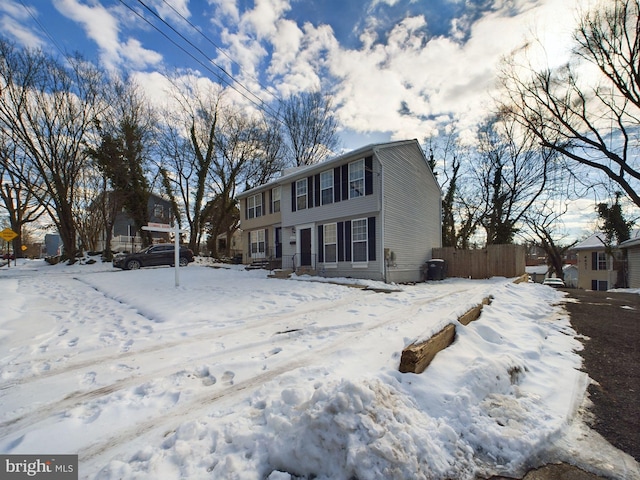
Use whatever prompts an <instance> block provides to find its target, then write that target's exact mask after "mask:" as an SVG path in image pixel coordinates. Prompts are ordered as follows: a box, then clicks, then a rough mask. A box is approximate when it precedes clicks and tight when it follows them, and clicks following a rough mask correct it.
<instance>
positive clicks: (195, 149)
mask: <svg viewBox="0 0 640 480" xmlns="http://www.w3.org/2000/svg"><path fill="white" fill-rule="evenodd" d="M172 83H173V86H174V88H173V89H172V97H173V100H175V101H176V102H177V104H178V105H179V106H180V107H179V109H177V110H175V109H174V111H173V114H172V113H171V112H166V114H165V115H164V117H165V119H166V120H167V121H166V122H165V125H164V126H163V134H162V139H161V142H160V149H161V157H162V166H161V174H162V177H163V184H164V185H165V190H167V191H168V192H169V194H170V196H172V197H173V198H175V197H177V198H179V199H180V202H181V204H182V206H183V208H184V215H185V217H186V220H187V223H188V225H189V232H190V235H189V248H191V249H192V250H193V251H194V252H195V253H196V254H198V252H199V251H200V244H201V241H202V235H203V233H204V227H205V225H204V223H205V219H204V210H205V207H206V205H207V198H210V197H211V196H212V195H213V192H212V191H211V175H212V162H213V161H214V158H215V156H216V140H215V139H216V133H217V129H218V120H219V111H220V102H221V100H222V98H221V91H220V90H219V89H217V88H216V87H211V88H209V89H206V90H202V88H201V87H198V86H197V85H193V84H191V83H189V82H187V81H184V80H173V81H172ZM176 205H177V202H176ZM174 208H175V207H174ZM177 221H178V222H179V221H180V219H179V217H178V218H177Z"/></svg>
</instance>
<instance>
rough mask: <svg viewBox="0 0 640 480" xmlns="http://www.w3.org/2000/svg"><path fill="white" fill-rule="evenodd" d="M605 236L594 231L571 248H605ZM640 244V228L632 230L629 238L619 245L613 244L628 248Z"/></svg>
mask: <svg viewBox="0 0 640 480" xmlns="http://www.w3.org/2000/svg"><path fill="white" fill-rule="evenodd" d="M606 238H607V236H606V235H605V234H604V233H603V232H596V233H594V234H593V235H591V236H590V237H588V238H586V239H584V240H583V241H582V242H580V243H578V244H577V245H576V246H575V247H573V248H572V250H604V249H605V248H606V243H607V240H606ZM638 244H640V230H633V231H632V232H631V238H630V239H629V240H626V241H624V242H622V243H620V244H619V245H613V247H618V248H628V247H633V246H635V245H638Z"/></svg>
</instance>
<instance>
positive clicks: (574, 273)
mask: <svg viewBox="0 0 640 480" xmlns="http://www.w3.org/2000/svg"><path fill="white" fill-rule="evenodd" d="M562 275H563V277H564V284H565V285H566V286H567V287H569V288H578V267H577V266H576V265H565V266H564V267H562Z"/></svg>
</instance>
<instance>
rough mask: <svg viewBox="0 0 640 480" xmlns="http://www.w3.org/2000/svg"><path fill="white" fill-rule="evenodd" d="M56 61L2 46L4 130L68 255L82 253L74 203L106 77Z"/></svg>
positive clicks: (0, 124)
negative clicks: (28, 174) (10, 139)
mask: <svg viewBox="0 0 640 480" xmlns="http://www.w3.org/2000/svg"><path fill="white" fill-rule="evenodd" d="M66 60H67V61H66V63H65V64H64V65H63V64H62V63H60V62H58V61H56V60H55V59H53V58H51V57H49V56H47V55H46V54H44V53H43V52H41V51H32V50H27V49H16V48H15V47H14V46H13V45H11V44H9V43H8V42H6V41H3V40H0V84H2V89H1V92H0V129H2V130H3V131H4V132H5V133H6V134H7V135H8V136H9V137H11V138H12V139H13V141H14V142H15V143H16V145H17V147H18V148H19V149H20V150H21V154H22V156H23V158H24V160H25V161H27V162H29V163H30V169H29V173H32V174H33V175H34V177H35V179H34V178H30V177H27V176H25V175H24V172H19V171H18V172H14V173H15V174H16V175H18V177H19V179H20V182H23V185H24V187H25V188H27V189H29V190H30V192H31V193H32V194H33V195H34V196H35V198H37V200H38V202H39V204H40V205H41V206H42V208H44V209H45V210H46V211H47V213H48V215H49V216H50V217H51V219H52V221H53V222H54V223H55V225H56V227H57V229H58V232H59V233H60V237H61V239H62V242H63V245H64V255H65V257H67V258H74V257H75V256H76V254H77V253H78V247H77V245H76V238H77V231H76V225H75V221H74V215H73V199H74V198H75V196H76V194H77V191H76V190H77V187H78V181H79V178H80V175H81V173H82V171H83V169H84V168H85V166H86V164H87V162H88V158H87V153H86V150H85V148H84V141H85V139H86V138H87V136H88V134H89V133H90V131H91V130H92V129H93V128H94V126H95V119H96V118H98V117H99V116H100V114H101V112H102V110H103V109H104V108H105V103H104V102H102V101H101V100H102V95H101V93H102V90H103V86H104V77H103V74H102V72H100V71H99V70H98V69H96V68H95V67H94V66H93V65H91V64H90V63H88V62H86V61H84V60H83V59H81V58H78V57H74V58H71V57H69V58H67V59H66Z"/></svg>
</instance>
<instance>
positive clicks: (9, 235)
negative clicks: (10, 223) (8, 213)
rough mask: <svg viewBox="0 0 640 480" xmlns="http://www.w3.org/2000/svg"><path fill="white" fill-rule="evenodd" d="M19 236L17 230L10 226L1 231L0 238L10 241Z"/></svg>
mask: <svg viewBox="0 0 640 480" xmlns="http://www.w3.org/2000/svg"><path fill="white" fill-rule="evenodd" d="M17 236H18V234H17V233H16V232H14V231H13V230H11V229H10V228H5V229H4V230H2V231H1V232H0V238H2V239H3V240H5V241H7V242H10V241H11V240H13V239H14V238H16V237H17Z"/></svg>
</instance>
